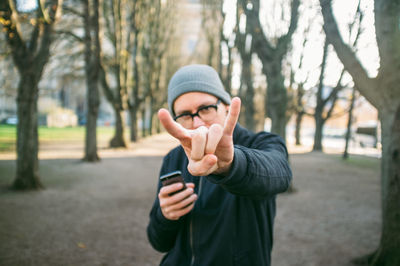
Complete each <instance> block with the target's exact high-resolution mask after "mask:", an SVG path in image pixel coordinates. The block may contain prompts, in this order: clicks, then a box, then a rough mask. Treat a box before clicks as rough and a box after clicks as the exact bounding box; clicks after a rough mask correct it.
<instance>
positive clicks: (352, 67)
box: [320, 0, 380, 106]
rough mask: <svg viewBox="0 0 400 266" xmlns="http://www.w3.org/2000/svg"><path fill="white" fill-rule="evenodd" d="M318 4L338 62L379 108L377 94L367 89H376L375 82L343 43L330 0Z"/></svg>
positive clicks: (368, 98)
mask: <svg viewBox="0 0 400 266" xmlns="http://www.w3.org/2000/svg"><path fill="white" fill-rule="evenodd" d="M320 4H321V8H322V15H323V18H324V31H325V33H326V36H327V39H328V41H329V43H331V44H332V45H333V47H334V48H335V50H336V53H337V55H338V57H339V59H340V61H341V62H342V63H343V65H344V67H345V69H346V70H347V71H348V72H349V73H350V74H351V76H352V77H353V79H354V82H355V83H356V84H357V88H359V90H360V91H361V92H362V94H363V95H364V96H365V98H367V100H368V101H369V102H371V103H372V104H373V105H374V106H379V105H380V102H379V99H380V97H379V92H378V91H377V90H371V89H369V88H371V86H373V87H375V88H376V87H377V86H376V83H377V81H376V79H374V78H369V77H368V75H367V72H366V70H365V69H364V67H363V66H362V65H361V63H360V61H359V60H358V59H357V57H356V55H355V53H354V52H353V51H352V49H351V48H350V47H349V46H348V45H347V44H345V43H344V42H343V39H342V37H341V35H340V32H339V29H338V27H337V23H336V20H335V18H334V17H333V13H332V6H331V0H320Z"/></svg>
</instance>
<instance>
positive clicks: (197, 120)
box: [193, 116, 206, 129]
mask: <svg viewBox="0 0 400 266" xmlns="http://www.w3.org/2000/svg"><path fill="white" fill-rule="evenodd" d="M205 125H206V124H205V123H204V121H203V120H201V118H200V117H198V116H195V117H193V128H194V129H196V128H198V127H201V126H205Z"/></svg>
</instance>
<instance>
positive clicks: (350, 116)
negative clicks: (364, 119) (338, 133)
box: [343, 87, 356, 159]
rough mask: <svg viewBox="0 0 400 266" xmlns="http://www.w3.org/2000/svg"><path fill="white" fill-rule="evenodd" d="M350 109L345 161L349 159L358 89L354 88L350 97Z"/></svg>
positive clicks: (344, 154)
mask: <svg viewBox="0 0 400 266" xmlns="http://www.w3.org/2000/svg"><path fill="white" fill-rule="evenodd" d="M350 97H351V98H350V107H349V116H348V119H347V130H346V135H345V146H344V152H343V159H348V158H349V152H348V150H349V142H350V139H351V125H352V124H353V110H354V102H355V101H356V88H354V87H353V89H352V92H351V96H350Z"/></svg>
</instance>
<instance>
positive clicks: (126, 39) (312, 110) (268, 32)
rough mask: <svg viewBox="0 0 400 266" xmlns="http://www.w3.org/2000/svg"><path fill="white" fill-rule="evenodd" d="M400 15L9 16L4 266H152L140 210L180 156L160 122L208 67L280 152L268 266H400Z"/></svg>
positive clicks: (94, 0) (106, 4)
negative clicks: (173, 95) (282, 187)
mask: <svg viewBox="0 0 400 266" xmlns="http://www.w3.org/2000/svg"><path fill="white" fill-rule="evenodd" d="M392 11H393V12H392ZM399 17H400V7H399V4H398V1H394V0H379V1H378V0H376V1H373V0H349V1H329V0H320V1H316V0H312V1H299V0H280V1H271V0H117V1H115V0H114V1H112V0H64V1H61V0H46V1H35V0H4V1H1V3H0V29H1V34H0V44H1V45H0V69H1V70H0V188H1V190H0V213H2V217H1V219H0V225H2V226H1V227H0V228H1V229H0V242H2V244H1V245H0V264H2V265H45V264H47V265H54V263H56V264H59V263H61V265H75V264H78V263H79V264H83V265H156V264H158V262H159V261H160V258H161V255H160V254H158V253H156V252H155V251H153V250H152V249H151V247H150V246H149V245H148V243H147V240H146V236H145V227H146V223H147V215H148V213H147V212H148V210H149V209H150V206H151V203H152V200H153V199H154V196H155V194H154V193H155V186H156V183H157V175H158V168H159V165H160V164H161V160H162V157H161V156H163V155H164V154H166V153H167V152H168V150H169V149H170V148H172V147H174V145H177V142H176V141H175V140H173V139H171V138H170V137H169V136H168V135H167V134H166V133H164V132H163V128H162V126H161V125H160V123H159V121H158V119H157V111H158V109H160V108H162V107H164V108H167V104H166V100H167V86H168V81H169V79H170V77H171V76H172V75H173V73H174V72H175V71H176V70H177V69H179V68H180V67H182V66H184V65H187V64H207V65H211V66H213V67H214V68H215V69H216V70H217V71H218V73H219V74H220V77H221V80H222V82H223V84H224V86H225V88H226V90H227V91H228V92H229V93H230V94H231V95H232V96H239V97H240V98H241V99H242V109H241V110H242V111H241V115H240V118H239V122H240V124H242V125H243V126H245V127H247V128H249V129H251V130H253V131H260V130H266V131H270V132H273V133H276V134H279V135H280V136H282V137H283V138H284V139H285V140H286V143H287V146H288V150H289V153H290V160H291V163H292V167H293V172H294V176H295V178H294V181H293V184H292V187H291V189H290V192H289V193H288V194H287V195H286V194H285V195H284V196H283V197H281V198H279V199H278V209H281V210H282V211H281V212H280V213H279V212H278V216H277V228H276V231H277V233H276V236H277V243H278V244H277V246H278V247H277V248H275V249H274V254H273V258H277V259H274V260H273V261H275V262H276V263H275V264H276V265H282V266H284V265H350V264H349V263H350V260H351V259H353V258H354V257H360V256H361V255H365V254H367V253H368V254H369V255H368V256H365V257H362V258H360V259H359V260H356V262H358V263H361V264H362V263H364V264H362V265H398V264H396V263H398V262H399V261H400V258H399V254H398V252H397V253H396V252H394V251H393V250H396V248H398V245H399V243H400V240H399V239H400V231H399V228H398V226H397V227H396V225H395V224H396V219H397V218H396V215H394V216H390V214H393V213H397V214H398V213H399V207H398V201H397V200H398V199H399V197H400V196H399V193H398V191H397V190H396V187H395V186H393V184H394V183H395V182H394V183H393V182H390V180H392V181H393V180H395V175H394V173H395V171H393V169H398V167H399V165H400V163H399V164H398V157H396V156H394V155H395V154H397V153H396V151H398V149H399V147H400V144H399V141H398V139H399V138H398V135H399V134H400V132H399V130H398V128H399V125H398V123H399V122H398V121H400V119H399V118H398V117H397V118H396V114H397V116H398V115H399V114H400V111H399V110H400V109H399V108H400V102H399V101H400V92H399V89H398V86H397V87H396V86H393V84H396V82H397V83H398V82H400V80H399V77H397V75H398V74H397V73H398V72H399V71H400V69H399V67H398V65H399V64H398V58H400V50H399V49H400V48H399V47H400V45H399V41H398V40H399V39H400V38H398V36H399V35H400V33H399V31H400V30H399V27H398V21H399ZM382 18H386V19H382ZM384 29H387V30H386V31H385V30H384ZM388 32H389V33H390V34H388ZM393 82H394V83H393ZM396 123H397V124H396ZM396 125H397V126H396ZM396 128H397V130H396ZM392 155H393V156H392ZM381 158H383V160H382V161H381ZM385 158H394V159H393V160H389V159H388V160H385ZM396 158H397V159H396ZM396 160H397V161H396ZM94 162H96V163H95V164H93V163H94ZM382 162H383V163H382ZM39 166H40V167H39ZM379 169H380V170H379ZM380 173H382V175H381V174H380ZM110 176H111V177H112V180H111V179H110ZM153 177H154V178H153ZM393 178H394V179H393ZM381 180H383V183H382V184H383V186H382V187H381ZM139 184H140V185H139ZM311 184H313V185H311ZM15 191H27V193H22V194H19V193H16V192H15ZM32 191H39V192H37V193H35V192H32ZM111 191H112V192H111ZM381 193H382V194H381ZM381 201H382V202H383V203H384V204H382V205H380V203H381ZM93 202H96V203H93ZM396 202H397V204H396ZM300 203H305V204H300ZM328 203H331V204H328ZM74 206H80V207H78V208H74ZM106 206H108V208H106ZM312 211H314V212H312ZM67 213H70V214H71V215H72V216H71V217H70V218H68V217H67V216H66V214H67ZM115 217H120V219H119V220H118V221H116V220H115ZM350 217H351V218H350ZM397 217H398V216H397ZM31 219H33V221H34V222H33V223H29V222H28V221H29V220H31ZM17 221H18V222H17ZM61 221H64V222H61ZM382 224H385V225H386V226H384V227H383V228H382ZM44 225H45V226H44ZM64 228H67V229H64ZM47 229H49V230H47ZM384 230H386V231H384ZM64 231H65V232H64ZM111 231H115V235H112V234H110V232H111ZM328 232H331V233H328ZM381 235H382V238H381V240H379V237H380V236H381ZM43 237H44V239H45V240H46V241H43ZM132 239H135V240H137V241H133V242H132ZM66 240H67V241H66ZM6 243H9V245H6ZM39 243H40V244H39ZM110 245H112V246H113V248H110ZM300 247H303V248H300ZM376 247H379V249H380V250H386V251H387V253H385V252H372V251H373V250H377V248H376ZM105 250H108V251H107V252H105ZM293 250H294V251H293ZM21 251H23V252H22V253H21ZM292 251H293V252H292ZM392 251H393V252H392ZM371 252H372V253H371ZM54 254H58V255H54ZM382 254H383V255H382ZM385 254H386V255H385ZM387 254H389V255H387ZM396 254H397V255H396ZM59 258H60V261H58V259H59ZM374 258H375V259H374ZM392 258H393V260H391V259H392ZM385 259H386V260H388V261H391V262H392V263H394V264H379V263H378V264H374V263H377V262H382V261H385ZM381 260H382V261H381ZM399 263H400V262H399Z"/></svg>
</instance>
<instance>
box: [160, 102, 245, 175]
mask: <svg viewBox="0 0 400 266" xmlns="http://www.w3.org/2000/svg"><path fill="white" fill-rule="evenodd" d="M240 105H241V102H240V99H239V98H237V97H235V98H233V99H232V102H231V105H230V108H229V113H228V114H227V117H226V119H225V123H224V125H223V126H222V125H220V124H212V125H211V126H210V127H209V128H207V127H205V126H201V127H199V128H197V129H195V130H188V129H185V128H184V127H183V126H182V125H180V124H179V123H177V122H175V121H174V120H173V119H172V117H171V115H170V113H169V112H168V110H166V109H161V110H160V111H159V112H158V118H159V119H160V121H161V123H162V125H163V126H164V128H165V129H166V130H167V132H168V133H169V134H170V135H172V136H173V137H175V138H176V139H178V140H179V141H180V143H181V145H182V147H183V149H184V151H185V153H186V156H187V157H188V159H189V165H188V170H189V172H190V173H191V174H192V175H194V176H206V175H209V174H211V173H214V174H226V173H228V172H229V169H230V166H231V164H232V162H233V156H234V148H233V130H234V129H235V125H236V123H237V120H238V117H239V114H240Z"/></svg>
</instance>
